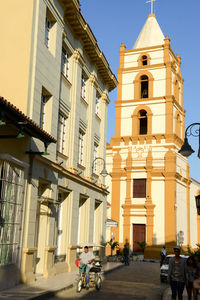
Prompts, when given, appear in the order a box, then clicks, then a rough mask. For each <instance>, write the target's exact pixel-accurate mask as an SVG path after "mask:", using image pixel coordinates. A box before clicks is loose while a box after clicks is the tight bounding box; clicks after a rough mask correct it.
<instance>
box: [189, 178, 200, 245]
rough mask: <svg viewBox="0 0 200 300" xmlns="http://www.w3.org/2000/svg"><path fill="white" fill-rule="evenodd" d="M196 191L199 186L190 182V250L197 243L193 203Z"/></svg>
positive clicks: (196, 224) (195, 214)
mask: <svg viewBox="0 0 200 300" xmlns="http://www.w3.org/2000/svg"><path fill="white" fill-rule="evenodd" d="M198 189H200V184H198V183H196V182H195V181H193V180H192V182H191V185H190V244H191V247H192V248H195V247H196V244H197V243H199V241H198V231H197V228H198V227H199V224H198V221H197V220H198V219H199V216H198V215H197V209H196V201H195V195H196V192H197V190H198Z"/></svg>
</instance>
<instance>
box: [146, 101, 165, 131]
mask: <svg viewBox="0 0 200 300" xmlns="http://www.w3.org/2000/svg"><path fill="white" fill-rule="evenodd" d="M148 106H149V108H150V109H151V111H152V114H153V118H152V133H153V134H155V133H164V132H165V108H166V106H165V103H161V104H152V105H148Z"/></svg>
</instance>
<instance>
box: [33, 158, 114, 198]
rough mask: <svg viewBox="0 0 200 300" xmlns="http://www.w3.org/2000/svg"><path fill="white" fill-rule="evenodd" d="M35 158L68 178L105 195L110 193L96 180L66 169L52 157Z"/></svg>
mask: <svg viewBox="0 0 200 300" xmlns="http://www.w3.org/2000/svg"><path fill="white" fill-rule="evenodd" d="M35 160H37V161H40V163H42V164H44V165H47V166H48V167H51V168H52V169H54V170H55V171H57V172H59V173H62V175H63V176H65V177H66V178H68V179H71V180H73V181H76V182H78V183H79V184H82V185H84V186H87V187H88V188H91V189H93V190H95V191H97V192H99V193H101V194H104V195H108V194H109V191H108V190H106V189H105V188H104V187H102V186H99V185H97V184H95V183H94V182H92V181H90V180H88V179H85V178H83V177H81V176H80V175H78V174H76V173H73V172H71V171H69V170H67V169H65V168H64V167H62V166H60V165H59V164H57V163H55V162H53V161H51V160H50V159H48V158H46V157H43V156H38V155H37V156H35Z"/></svg>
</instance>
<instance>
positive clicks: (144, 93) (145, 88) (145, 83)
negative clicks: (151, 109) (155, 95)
mask: <svg viewBox="0 0 200 300" xmlns="http://www.w3.org/2000/svg"><path fill="white" fill-rule="evenodd" d="M140 81H141V98H148V97H149V78H148V76H146V75H143V76H141V77H140Z"/></svg>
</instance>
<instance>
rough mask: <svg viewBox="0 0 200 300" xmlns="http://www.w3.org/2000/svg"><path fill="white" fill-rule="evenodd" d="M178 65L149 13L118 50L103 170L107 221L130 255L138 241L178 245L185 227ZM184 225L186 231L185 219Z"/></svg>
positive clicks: (186, 176)
mask: <svg viewBox="0 0 200 300" xmlns="http://www.w3.org/2000/svg"><path fill="white" fill-rule="evenodd" d="M180 66H181V59H180V56H179V55H178V54H177V55H175V54H174V52H173V50H172V49H171V46H170V39H169V37H168V36H166V37H164V35H163V33H162V30H161V29H160V26H159V24H158V22H157V20H156V17H155V15H154V14H150V15H149V16H148V18H147V20H146V23H145V24H144V26H143V28H142V30H141V32H140V34H139V36H138V38H137V40H136V42H135V44H134V46H133V48H132V49H130V50H127V49H126V46H125V45H124V43H122V45H121V47H120V66H119V69H118V82H119V84H118V90H117V101H116V107H115V109H116V111H115V136H114V137H112V138H111V142H110V144H109V145H108V146H107V168H108V169H109V171H110V172H111V175H112V192H111V199H110V201H111V218H112V219H114V220H116V221H117V222H118V227H117V228H113V229H112V232H113V234H112V236H115V240H117V241H119V243H120V245H123V244H124V243H127V242H128V243H129V244H130V247H131V249H132V250H135V251H137V250H138V249H139V248H138V247H141V245H142V244H141V243H142V242H144V243H146V245H147V246H149V249H153V248H156V247H157V248H159V247H160V246H161V245H163V244H169V245H173V244H175V243H176V239H177V232H178V231H179V230H180V228H181V226H182V225H181V215H179V213H178V212H177V207H178V206H179V205H183V203H184V205H186V206H187V202H188V201H189V195H188V193H189V192H188V191H189V184H190V181H189V167H188V164H187V161H186V159H185V158H184V157H182V156H181V155H180V154H179V153H178V150H179V149H180V146H181V145H182V143H183V139H184V123H185V111H184V109H183V78H182V76H181V71H180ZM183 194H184V196H183V198H184V199H182V200H181V199H179V198H180V195H183ZM180 201H182V204H181V203H180ZM185 217H186V219H187V218H189V216H188V215H187V213H186V215H185ZM188 222H189V220H188ZM185 227H186V228H184V232H186V233H187V232H188V229H187V222H186V225H185ZM185 242H186V243H188V242H189V234H188V235H187V236H185ZM147 249H148V247H147ZM151 251H153V250H151Z"/></svg>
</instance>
